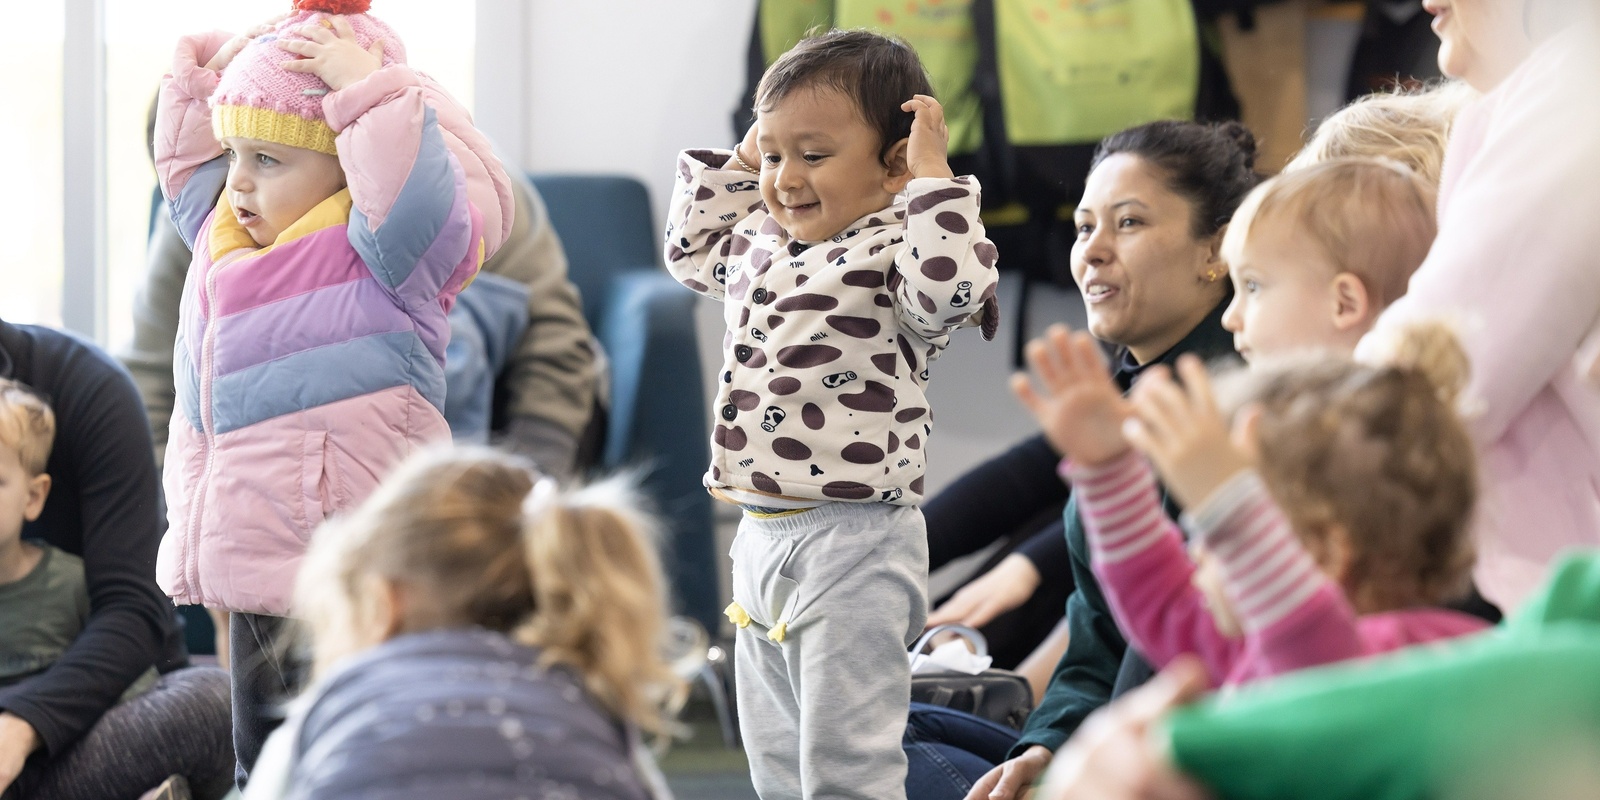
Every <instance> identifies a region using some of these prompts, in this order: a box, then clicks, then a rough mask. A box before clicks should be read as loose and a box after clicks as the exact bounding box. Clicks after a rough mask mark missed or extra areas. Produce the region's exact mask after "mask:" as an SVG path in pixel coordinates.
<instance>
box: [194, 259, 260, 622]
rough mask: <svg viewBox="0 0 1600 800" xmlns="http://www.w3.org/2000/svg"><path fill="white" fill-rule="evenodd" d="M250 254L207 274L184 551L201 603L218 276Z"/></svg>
mask: <svg viewBox="0 0 1600 800" xmlns="http://www.w3.org/2000/svg"><path fill="white" fill-rule="evenodd" d="M209 234H210V232H209V231H207V235H208V236H209ZM248 252H253V251H249V250H235V251H233V252H232V253H229V254H227V255H225V256H223V257H222V259H221V260H220V261H216V262H213V263H212V264H211V269H208V270H206V281H205V293H206V306H205V312H204V313H202V314H201V319H202V321H204V322H205V326H206V332H205V335H204V336H202V337H200V447H201V449H202V450H203V451H204V453H205V467H204V468H203V469H202V470H201V471H200V481H199V482H198V483H196V484H195V487H194V494H193V496H192V497H190V498H189V520H188V524H187V525H185V528H187V531H188V535H187V536H186V537H185V538H187V540H188V541H187V542H186V545H187V546H185V547H184V548H183V562H184V564H183V579H184V581H185V582H186V583H188V584H189V587H188V588H189V593H190V594H191V595H197V596H199V597H200V599H201V601H202V602H204V600H205V592H204V591H203V590H202V589H201V586H200V519H201V516H202V514H203V512H204V509H205V496H206V491H207V490H208V489H209V488H210V485H211V470H212V467H213V465H214V464H215V461H216V452H217V434H216V423H215V420H214V418H213V416H212V402H211V390H212V386H211V383H212V377H213V375H212V360H213V359H214V358H215V355H216V346H217V317H218V314H217V273H218V272H220V271H221V270H222V268H223V267H224V266H227V265H228V264H231V263H233V262H234V261H236V260H238V259H239V257H240V256H242V255H244V254H245V253H248Z"/></svg>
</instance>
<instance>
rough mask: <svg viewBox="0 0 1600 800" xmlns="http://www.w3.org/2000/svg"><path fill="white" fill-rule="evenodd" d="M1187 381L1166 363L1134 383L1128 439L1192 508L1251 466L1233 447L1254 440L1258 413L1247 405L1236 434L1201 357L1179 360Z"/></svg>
mask: <svg viewBox="0 0 1600 800" xmlns="http://www.w3.org/2000/svg"><path fill="white" fill-rule="evenodd" d="M1178 374H1179V375H1180V376H1181V377H1182V378H1183V385H1181V386H1180V385H1179V384H1178V382H1177V381H1175V380H1173V379H1172V373H1171V372H1170V371H1169V370H1167V368H1166V367H1162V366H1158V367H1153V368H1152V369H1150V371H1149V372H1146V373H1145V375H1144V377H1142V378H1140V379H1139V383H1138V384H1137V385H1136V386H1134V387H1133V395H1132V402H1133V412H1134V419H1132V420H1130V421H1129V424H1128V425H1127V426H1126V431H1127V436H1128V440H1129V441H1131V442H1133V444H1134V446H1135V447H1137V448H1139V449H1140V450H1141V451H1143V452H1144V454H1145V455H1146V456H1148V457H1149V458H1150V461H1151V462H1152V463H1153V464H1154V465H1155V468H1156V472H1158V473H1160V475H1161V481H1162V483H1164V484H1165V485H1166V486H1167V488H1168V489H1170V490H1171V491H1172V494H1173V496H1174V497H1176V498H1177V499H1178V502H1179V503H1181V504H1183V506H1184V507H1185V508H1194V507H1195V505H1196V504H1198V503H1199V502H1200V501H1202V500H1204V499H1206V498H1207V497H1209V496H1210V495H1211V493H1212V492H1214V491H1216V490H1217V489H1219V488H1221V487H1222V485H1223V484H1224V483H1227V481H1228V479H1229V478H1232V477H1233V476H1234V475H1236V474H1238V473H1239V472H1240V471H1241V470H1245V469H1248V468H1250V466H1251V463H1250V461H1251V460H1250V458H1249V457H1248V456H1247V455H1246V454H1245V452H1244V451H1243V450H1241V449H1240V448H1239V447H1238V446H1236V445H1235V440H1236V439H1237V440H1239V441H1241V442H1250V441H1254V438H1255V435H1254V428H1255V420H1256V419H1257V417H1258V413H1257V412H1256V411H1255V410H1253V409H1246V410H1245V412H1244V413H1242V414H1241V415H1240V420H1239V424H1238V426H1237V429H1238V430H1237V433H1230V431H1229V427H1228V425H1227V423H1226V422H1225V421H1224V420H1223V418H1222V414H1221V412H1219V411H1218V410H1217V401H1216V397H1215V395H1214V394H1213V392H1212V390H1211V379H1210V378H1209V377H1207V375H1206V368H1205V366H1204V365H1203V364H1201V363H1200V359H1199V358H1196V357H1195V356H1193V355H1184V356H1183V357H1181V358H1179V359H1178Z"/></svg>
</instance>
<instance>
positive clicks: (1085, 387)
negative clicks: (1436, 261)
mask: <svg viewBox="0 0 1600 800" xmlns="http://www.w3.org/2000/svg"><path fill="white" fill-rule="evenodd" d="M1028 363H1029V364H1031V365H1032V366H1033V372H1034V374H1035V375H1037V376H1038V378H1039V383H1040V385H1041V386H1042V387H1043V389H1044V391H1043V392H1042V393H1041V392H1038V391H1035V390H1034V388H1033V384H1032V383H1031V382H1030V381H1029V380H1028V376H1027V375H1023V374H1018V375H1014V376H1012V378H1011V391H1012V392H1014V393H1016V395H1017V399H1018V400H1021V401H1022V404H1023V405H1025V406H1027V407H1028V410H1029V411H1030V412H1032V413H1033V416H1034V419H1037V420H1038V421H1039V427H1041V428H1043V429H1044V434H1045V437H1046V438H1048V439H1049V440H1050V444H1051V446H1052V447H1054V448H1055V449H1056V450H1057V451H1058V452H1060V453H1061V454H1062V455H1064V456H1066V457H1067V458H1070V459H1072V460H1073V461H1076V462H1078V463H1081V464H1088V465H1094V464H1104V463H1106V462H1107V461H1110V460H1112V459H1114V458H1116V457H1118V456H1120V455H1122V454H1123V453H1126V452H1127V451H1128V440H1127V439H1126V438H1124V437H1123V435H1122V422H1123V420H1125V419H1127V417H1128V413H1129V411H1128V404H1127V401H1125V400H1124V399H1123V398H1122V393H1121V392H1120V391H1118V390H1117V385H1116V384H1115V383H1112V382H1111V375H1110V374H1109V373H1108V372H1107V371H1106V362H1105V357H1104V356H1103V355H1102V354H1101V353H1100V346H1099V345H1098V344H1096V343H1095V340H1094V338H1093V337H1091V336H1089V334H1087V333H1071V332H1069V331H1068V330H1067V326H1065V325H1059V324H1058V325H1051V326H1050V329H1049V330H1047V331H1045V334H1044V335H1043V336H1041V337H1039V338H1038V339H1035V340H1033V341H1032V342H1029V343H1028Z"/></svg>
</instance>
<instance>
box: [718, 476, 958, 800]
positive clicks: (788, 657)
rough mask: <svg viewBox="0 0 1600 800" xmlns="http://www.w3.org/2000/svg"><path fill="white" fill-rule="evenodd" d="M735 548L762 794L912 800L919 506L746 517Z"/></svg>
mask: <svg viewBox="0 0 1600 800" xmlns="http://www.w3.org/2000/svg"><path fill="white" fill-rule="evenodd" d="M731 555H732V556H733V599H734V603H735V604H736V605H737V606H739V607H740V608H742V609H743V610H744V611H745V613H747V614H748V615H749V624H748V625H746V626H743V627H741V628H740V629H739V631H738V639H737V646H736V648H735V655H734V664H735V673H734V675H735V683H736V687H737V692H738V700H739V725H740V728H741V729H742V731H743V733H744V739H745V751H746V753H747V754H748V755H749V757H750V772H751V776H752V778H753V779H754V781H755V788H756V792H757V793H758V794H760V795H761V797H762V800H789V798H806V800H824V799H826V800H834V799H835V798H859V799H860V800H904V798H905V796H906V795H905V779H906V758H905V754H904V752H903V751H902V750H901V746H900V740H901V737H902V735H903V734H904V733H905V727H906V711H907V707H908V705H909V703H910V700H911V668H910V664H909V662H908V661H907V658H906V648H907V647H908V646H909V645H910V644H911V643H912V642H913V641H915V640H916V637H917V635H918V634H920V633H921V632H922V626H923V624H924V622H925V621H926V620H927V617H928V597H927V579H928V536H927V530H926V526H925V524H924V523H923V519H922V512H921V511H920V510H918V509H916V508H908V507H905V506H891V505H887V504H881V503H867V504H856V503H830V504H828V505H824V506H821V507H819V508H815V509H812V510H810V511H806V512H805V513H803V514H797V515H794V516H788V517H779V518H776V519H761V518H757V517H753V516H751V515H750V514H746V515H745V517H744V520H743V521H742V522H740V524H739V534H738V536H737V537H736V538H735V539H734V542H733V549H732V552H731ZM735 615H737V612H735ZM775 639H781V641H774V640H775Z"/></svg>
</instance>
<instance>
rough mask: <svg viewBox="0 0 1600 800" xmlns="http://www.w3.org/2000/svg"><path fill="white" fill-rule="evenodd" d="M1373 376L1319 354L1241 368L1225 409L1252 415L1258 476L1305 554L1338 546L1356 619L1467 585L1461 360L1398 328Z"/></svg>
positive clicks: (1415, 329) (1442, 340)
mask: <svg viewBox="0 0 1600 800" xmlns="http://www.w3.org/2000/svg"><path fill="white" fill-rule="evenodd" d="M1391 352H1392V353H1393V357H1394V361H1393V362H1391V363H1389V364H1386V365H1383V366H1370V365H1366V364H1358V363H1355V362H1353V361H1349V360H1347V359H1344V358H1341V357H1337V356H1331V355H1320V356H1305V355H1302V356H1299V357H1294V358H1288V359H1280V360H1277V361H1269V362H1267V363H1265V364H1257V365H1252V368H1251V369H1249V370H1240V371H1239V372H1237V373H1234V374H1232V375H1230V376H1229V377H1228V378H1226V379H1225V380H1224V381H1223V386H1224V387H1226V388H1225V389H1224V391H1223V393H1224V395H1225V396H1226V398H1227V399H1226V401H1225V403H1226V405H1228V406H1229V407H1231V408H1235V409H1237V408H1240V407H1243V406H1245V405H1253V406H1255V407H1257V408H1259V409H1260V412H1261V415H1260V420H1259V424H1258V426H1257V445H1258V448H1259V451H1260V457H1259V467H1260V470H1261V476H1262V480H1263V481H1265V482H1266V484H1267V487H1268V489H1269V491H1271V493H1272V495H1273V497H1274V498H1275V499H1276V500H1277V501H1278V503H1279V504H1280V505H1281V506H1282V507H1283V510H1284V513H1285V514H1287V515H1288V517H1289V520H1290V523H1291V524H1292V525H1293V526H1294V529H1295V531H1296V533H1297V534H1298V535H1299V536H1300V537H1301V539H1302V541H1304V542H1305V544H1306V547H1307V549H1308V550H1310V551H1311V552H1312V553H1313V554H1314V555H1317V556H1319V561H1320V560H1321V558H1320V556H1322V555H1324V554H1325V553H1326V547H1327V538H1326V537H1327V535H1328V532H1329V531H1330V530H1331V529H1333V528H1334V527H1338V528H1341V529H1343V530H1344V531H1345V532H1346V533H1347V534H1348V537H1349V555H1350V560H1349V562H1348V565H1347V567H1348V569H1347V571H1346V573H1345V576H1344V584H1345V588H1346V590H1347V592H1348V593H1349V594H1350V596H1351V598H1352V600H1353V601H1355V602H1356V604H1357V607H1358V609H1359V610H1361V611H1362V612H1363V613H1372V612H1375V611H1382V610H1389V609H1396V608H1406V607H1410V606H1418V605H1432V604H1438V603H1441V602H1445V601H1448V600H1453V599H1456V598H1458V597H1460V595H1461V594H1462V592H1463V591H1464V590H1465V588H1466V586H1467V575H1468V573H1469V572H1470V570H1471V567H1472V562H1473V557H1474V551H1473V547H1472V542H1471V537H1470V535H1469V528H1470V523H1471V519H1472V513H1473V507H1474V505H1475V503H1476V501H1477V496H1478V470H1477V456H1476V451H1475V450H1474V448H1473V444H1472V440H1471V438H1470V436H1469V434H1468V433H1467V430H1466V426H1465V425H1464V424H1463V422H1462V421H1461V418H1460V416H1459V415H1458V414H1457V413H1456V411H1455V408H1454V402H1455V399H1456V397H1457V396H1458V395H1459V393H1460V392H1461V390H1462V389H1463V388H1464V387H1465V385H1466V380H1467V357H1466V354H1465V352H1464V351H1463V350H1462V348H1461V345H1460V343H1459V342H1458V341H1457V340H1456V338H1455V336H1454V335H1453V334H1452V333H1451V332H1450V330H1449V329H1448V328H1447V327H1445V326H1444V325H1442V324H1439V323H1422V324H1415V325H1413V326H1410V327H1407V328H1405V329H1403V331H1402V332H1401V333H1400V335H1399V344H1398V346H1397V347H1396V348H1394V349H1393V350H1392V351H1391Z"/></svg>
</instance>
